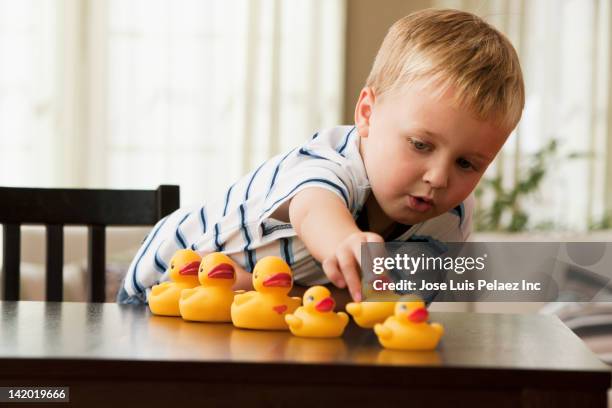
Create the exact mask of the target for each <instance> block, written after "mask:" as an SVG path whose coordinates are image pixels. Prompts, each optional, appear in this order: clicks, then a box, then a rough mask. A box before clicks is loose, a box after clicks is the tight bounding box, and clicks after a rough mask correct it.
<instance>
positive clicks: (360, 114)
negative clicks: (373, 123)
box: [355, 86, 375, 137]
mask: <svg viewBox="0 0 612 408" xmlns="http://www.w3.org/2000/svg"><path fill="white" fill-rule="evenodd" d="M374 99H375V96H374V91H373V90H372V88H370V87H367V86H366V87H364V88H363V89H362V90H361V93H360V94H359V99H358V100H357V105H356V106H355V126H357V131H358V132H359V136H360V137H368V134H369V130H370V116H371V115H372V107H373V106H374Z"/></svg>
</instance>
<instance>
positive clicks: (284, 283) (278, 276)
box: [263, 273, 291, 288]
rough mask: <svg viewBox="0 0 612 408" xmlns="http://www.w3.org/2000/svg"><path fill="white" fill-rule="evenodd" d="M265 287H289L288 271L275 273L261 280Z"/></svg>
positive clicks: (289, 277)
mask: <svg viewBox="0 0 612 408" xmlns="http://www.w3.org/2000/svg"><path fill="white" fill-rule="evenodd" d="M263 285H264V286H265V287H268V288H269V287H277V288H289V287H291V275H289V274H288V273H275V274H274V275H272V276H270V277H269V278H268V279H266V280H265V281H263Z"/></svg>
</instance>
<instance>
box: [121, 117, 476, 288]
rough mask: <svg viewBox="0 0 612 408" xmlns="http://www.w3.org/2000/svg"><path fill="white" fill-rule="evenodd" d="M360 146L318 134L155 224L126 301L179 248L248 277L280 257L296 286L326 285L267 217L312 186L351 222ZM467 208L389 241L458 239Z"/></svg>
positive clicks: (339, 131)
mask: <svg viewBox="0 0 612 408" xmlns="http://www.w3.org/2000/svg"><path fill="white" fill-rule="evenodd" d="M359 143H360V139H359V136H358V134H357V131H356V129H355V128H354V127H351V126H338V127H334V128H331V129H327V130H324V131H321V132H319V133H317V134H315V135H314V136H313V138H312V139H311V140H310V141H308V142H307V143H306V144H304V145H303V146H300V147H298V148H296V149H294V150H292V151H290V152H289V153H286V154H281V155H278V156H276V157H273V158H271V159H269V160H267V161H266V162H264V163H263V164H262V165H260V166H259V167H258V168H256V169H255V170H253V171H252V172H251V173H249V174H247V175H246V176H244V177H242V178H241V179H239V180H238V181H237V182H236V183H234V184H233V185H231V186H230V187H229V188H228V189H227V191H226V192H225V194H224V196H223V197H222V199H220V200H218V201H215V202H211V203H209V204H208V203H207V204H206V205H203V206H200V207H195V208H181V209H179V210H177V211H175V212H174V213H172V214H170V215H169V216H167V217H165V218H164V219H162V220H160V221H159V222H158V223H157V225H155V227H154V228H153V230H152V231H151V232H150V233H149V235H148V236H147V238H146V239H145V241H144V242H143V244H142V246H141V248H140V249H139V250H138V252H137V254H136V257H135V258H134V260H133V261H132V263H131V265H130V267H129V270H128V273H127V275H126V279H125V281H124V286H123V290H124V291H125V295H127V296H129V297H137V298H140V299H143V298H145V297H146V298H148V291H149V289H150V288H151V286H153V285H155V284H157V283H158V282H160V281H163V280H166V279H167V277H166V274H165V272H166V270H167V266H168V262H169V261H170V258H171V257H172V255H173V254H174V252H175V251H176V250H178V249H182V248H191V249H193V250H195V251H197V252H199V253H200V254H201V255H204V254H207V253H210V252H214V251H221V252H224V253H226V254H227V255H229V256H230V257H231V258H232V259H233V260H234V261H235V262H237V263H238V264H240V265H241V266H242V267H243V268H244V269H245V270H247V271H249V272H251V271H252V270H253V267H254V266H255V263H256V262H257V261H258V260H259V259H261V258H263V257H265V256H268V255H275V256H280V257H281V258H283V259H284V260H285V261H286V262H287V263H288V264H289V265H290V266H291V268H292V269H293V272H294V278H295V281H296V282H297V283H299V284H303V285H315V284H322V283H327V282H329V281H328V280H327V278H326V277H325V274H324V273H323V271H322V269H321V266H320V264H319V263H318V262H317V261H316V260H315V259H314V258H313V257H312V256H311V255H310V254H309V253H308V250H307V249H306V247H305V246H304V244H303V242H302V241H301V240H300V239H299V237H298V236H297V234H296V232H295V230H294V229H293V228H292V226H291V224H289V223H285V222H282V221H280V220H276V219H274V218H271V214H272V213H274V211H275V210H276V209H277V208H278V207H279V206H281V205H282V204H283V203H285V202H287V200H290V199H291V198H292V197H293V196H295V195H296V194H297V193H298V192H299V191H301V190H303V189H304V188H307V187H312V186H317V187H321V188H324V189H327V190H329V191H331V192H333V193H335V194H337V195H338V196H339V197H340V198H341V199H342V200H343V201H344V202H345V203H346V206H347V208H348V209H349V210H350V211H351V213H352V214H353V217H354V218H355V219H357V217H358V215H359V213H360V211H361V209H362V207H363V205H364V204H365V201H366V199H367V197H368V195H369V193H370V185H369V182H368V178H367V175H366V171H365V168H364V165H363V161H362V159H361V155H360V153H359ZM472 207H473V199H468V200H466V202H464V203H462V204H461V205H460V206H458V207H456V208H455V209H454V210H453V211H450V212H448V213H446V214H442V215H440V216H438V217H435V218H432V219H430V220H427V221H425V222H423V223H421V224H417V225H413V226H411V227H410V228H408V229H407V230H406V231H405V232H404V233H402V234H401V235H400V236H398V237H397V238H395V240H400V241H408V240H411V239H419V240H421V239H435V240H440V241H464V240H465V239H466V238H467V236H468V235H469V231H470V227H471V213H472ZM124 297H125V296H124Z"/></svg>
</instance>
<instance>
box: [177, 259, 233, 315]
mask: <svg viewBox="0 0 612 408" xmlns="http://www.w3.org/2000/svg"><path fill="white" fill-rule="evenodd" d="M198 280H199V281H200V285H201V286H197V287H195V288H193V289H184V290H183V292H182V293H181V299H180V300H179V310H180V312H181V316H182V317H183V319H185V320H191V321H196V322H231V321H232V317H231V315H230V308H231V306H232V302H233V301H234V291H233V290H232V286H233V285H234V282H236V270H235V268H234V262H233V261H232V260H231V258H230V257H229V256H227V255H225V254H223V253H221V252H213V253H212V254H208V255H206V256H205V257H204V258H202V262H201V263H200V270H199V272H198Z"/></svg>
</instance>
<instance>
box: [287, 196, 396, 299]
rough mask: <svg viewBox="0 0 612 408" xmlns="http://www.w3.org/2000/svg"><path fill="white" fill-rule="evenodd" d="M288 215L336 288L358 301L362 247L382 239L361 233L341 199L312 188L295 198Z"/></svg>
mask: <svg viewBox="0 0 612 408" xmlns="http://www.w3.org/2000/svg"><path fill="white" fill-rule="evenodd" d="M288 215H289V219H290V222H291V224H292V225H293V228H294V229H295V231H296V232H297V234H298V236H299V237H300V239H301V240H302V241H303V242H304V245H306V248H308V251H309V252H310V254H311V255H312V256H313V257H314V258H315V259H316V260H318V261H319V262H321V264H322V265H323V271H324V272H325V275H327V277H328V278H329V280H330V281H331V282H332V283H333V284H334V285H336V286H337V287H339V288H344V287H346V286H348V289H349V292H350V294H351V297H352V298H353V300H354V301H356V302H359V301H361V280H360V276H361V274H360V263H361V243H362V242H384V240H383V238H382V237H381V236H380V235H378V234H375V233H373V232H364V231H361V230H360V229H359V228H358V227H357V224H356V223H355V220H354V219H353V216H352V215H351V213H350V211H349V210H348V208H346V205H345V204H344V202H343V201H342V199H341V198H340V197H338V196H337V195H336V194H334V193H332V192H331V191H328V190H326V189H323V188H317V187H311V188H307V189H304V190H302V191H300V192H299V193H298V194H296V195H295V197H293V198H292V199H291V202H290V204H289V214H288Z"/></svg>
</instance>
